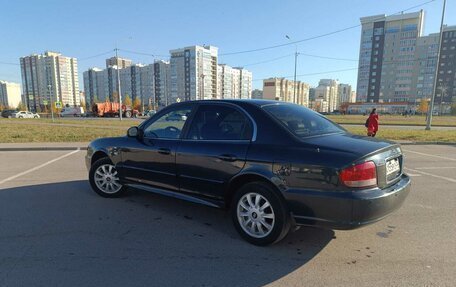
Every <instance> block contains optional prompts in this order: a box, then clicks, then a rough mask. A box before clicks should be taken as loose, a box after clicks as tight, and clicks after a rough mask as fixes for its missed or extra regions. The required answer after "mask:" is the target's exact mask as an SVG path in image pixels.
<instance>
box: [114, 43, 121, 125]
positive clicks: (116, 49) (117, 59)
mask: <svg viewBox="0 0 456 287" xmlns="http://www.w3.org/2000/svg"><path fill="white" fill-rule="evenodd" d="M114 50H115V51H116V66H117V93H118V94H119V119H120V120H121V121H122V112H123V110H122V92H121V90H120V67H119V54H118V50H119V49H118V48H117V43H116V48H115V49H114Z"/></svg>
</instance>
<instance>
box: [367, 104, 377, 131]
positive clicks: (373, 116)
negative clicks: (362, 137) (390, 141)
mask: <svg viewBox="0 0 456 287" xmlns="http://www.w3.org/2000/svg"><path fill="white" fill-rule="evenodd" d="M377 131H378V114H377V109H375V108H374V109H372V112H371V113H370V115H369V118H368V119H367V136H369V137H375V135H376V134H377Z"/></svg>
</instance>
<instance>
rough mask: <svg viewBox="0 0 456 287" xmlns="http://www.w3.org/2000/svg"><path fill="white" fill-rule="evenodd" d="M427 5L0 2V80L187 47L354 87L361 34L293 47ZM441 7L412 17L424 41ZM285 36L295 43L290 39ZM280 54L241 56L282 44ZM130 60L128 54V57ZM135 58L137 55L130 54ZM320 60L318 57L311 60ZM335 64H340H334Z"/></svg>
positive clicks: (236, 0) (409, 0) (141, 59)
mask: <svg viewBox="0 0 456 287" xmlns="http://www.w3.org/2000/svg"><path fill="white" fill-rule="evenodd" d="M429 1H430V0H401V1H398V0H382V1H381V0H350V1H340V0H339V1H337V0H326V1H315V0H313V1H307V0H301V1H299V0H280V1H279V0H276V1H272V0H250V1H248V0H230V1H216V0H212V1H211V0H199V1H198V0H180V1H177V0H167V1H138V0H130V1H118V0H110V1H106V0H78V1H51V0H40V1H32V0H29V1H25V0H15V1H11V0H0V7H1V8H0V10H2V12H0V15H1V16H0V80H6V81H10V82H17V83H21V74H20V68H19V57H21V56H26V55H30V54H32V53H37V54H40V53H43V52H44V51H47V50H50V51H57V52H60V53H62V54H63V55H65V56H69V57H76V58H78V66H79V78H80V82H79V85H80V89H81V90H82V89H83V81H82V73H83V72H84V71H86V70H87V69H88V68H90V67H100V68H104V66H105V59H106V58H108V57H110V56H113V55H114V51H113V50H114V48H115V46H116V43H117V46H118V48H119V49H121V50H125V51H120V52H119V56H121V57H125V58H130V59H132V60H133V61H134V62H135V63H143V64H149V63H152V62H153V61H154V60H155V59H164V60H168V59H169V50H171V49H177V48H182V47H186V46H191V45H213V46H216V47H218V48H219V63H224V64H228V65H230V66H235V67H237V66H243V67H245V68H246V69H248V70H250V71H252V73H253V87H254V88H259V89H262V85H263V82H262V80H263V79H265V78H269V77H289V78H290V79H292V78H293V74H294V52H295V49H297V50H298V52H299V53H300V54H299V56H298V64H297V75H298V77H297V79H298V80H301V81H304V82H307V83H309V84H310V85H311V86H317V85H318V81H319V79H321V78H332V79H338V80H339V81H340V82H342V83H348V84H351V85H352V86H353V87H354V88H356V80H357V70H356V68H357V65H358V64H357V60H358V53H359V40H360V31H361V27H360V26H357V27H354V28H351V29H347V30H345V31H342V32H340V33H335V34H332V35H329V36H325V37H320V38H317V39H313V40H308V41H304V42H300V43H298V44H296V45H295V44H292V43H291V42H292V41H299V40H303V39H308V38H312V37H314V36H319V35H323V34H327V33H330V32H333V31H337V30H342V29H344V28H348V27H353V26H356V25H359V24H360V22H359V18H360V17H364V16H371V15H378V14H386V15H392V14H396V13H399V12H400V11H403V10H405V9H409V8H411V7H415V6H417V5H421V4H423V3H425V2H429ZM442 4H443V0H434V1H432V2H430V3H427V4H424V5H422V6H420V7H416V8H413V9H411V10H409V11H406V12H408V13H410V12H416V11H419V10H420V9H423V10H424V11H425V24H424V35H427V34H429V33H435V32H438V31H439V27H440V19H441V12H442ZM455 12H456V0H447V9H446V15H445V23H446V24H448V25H456V13H455ZM286 35H288V36H289V38H290V39H287V38H286ZM282 44H288V45H284V46H281V47H278V48H274V49H266V50H260V51H256V52H245V53H239V54H230V53H233V52H242V51H248V50H255V49H261V48H265V47H271V46H276V45H282ZM127 51H129V52H127ZM132 52H135V53H132ZM315 56H317V57H315ZM334 58H336V59H334Z"/></svg>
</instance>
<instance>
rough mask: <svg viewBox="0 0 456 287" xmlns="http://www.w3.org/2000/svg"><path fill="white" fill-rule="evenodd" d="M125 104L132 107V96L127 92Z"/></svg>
mask: <svg viewBox="0 0 456 287" xmlns="http://www.w3.org/2000/svg"><path fill="white" fill-rule="evenodd" d="M123 104H124V105H126V106H130V107H131V98H130V95H128V94H125V99H124V100H123Z"/></svg>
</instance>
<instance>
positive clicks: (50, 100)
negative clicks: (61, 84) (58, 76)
mask: <svg viewBox="0 0 456 287" xmlns="http://www.w3.org/2000/svg"><path fill="white" fill-rule="evenodd" d="M51 88H52V86H51V85H48V92H49V103H50V106H51V117H52V122H54V109H53V108H52V104H53V103H52V94H51Z"/></svg>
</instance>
